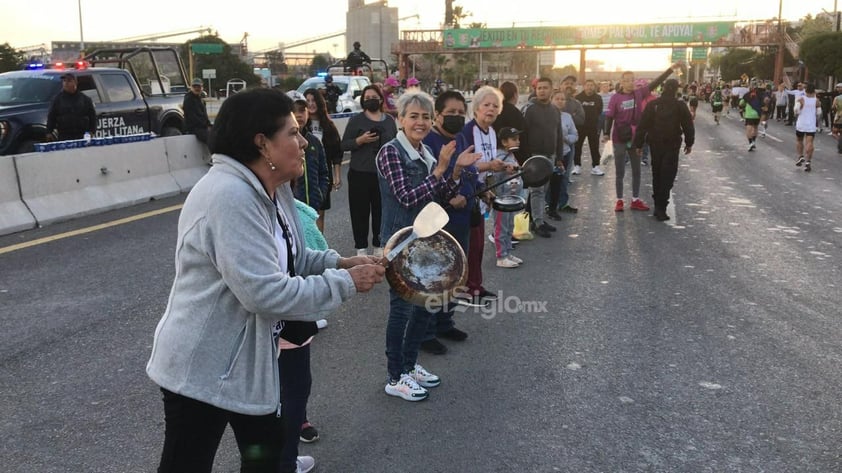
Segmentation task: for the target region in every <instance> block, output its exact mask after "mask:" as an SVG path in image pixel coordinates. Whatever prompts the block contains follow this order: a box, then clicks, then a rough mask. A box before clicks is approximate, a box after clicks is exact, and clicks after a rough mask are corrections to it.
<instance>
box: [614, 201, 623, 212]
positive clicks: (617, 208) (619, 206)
mask: <svg viewBox="0 0 842 473" xmlns="http://www.w3.org/2000/svg"><path fill="white" fill-rule="evenodd" d="M614 211H615V212H622V211H623V199H617V203H616V204H614Z"/></svg>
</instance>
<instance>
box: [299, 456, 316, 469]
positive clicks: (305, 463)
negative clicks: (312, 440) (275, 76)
mask: <svg viewBox="0 0 842 473" xmlns="http://www.w3.org/2000/svg"><path fill="white" fill-rule="evenodd" d="M297 463H298V468H297V469H296V470H295V471H296V473H308V472H310V471H312V470H313V468H314V467H315V466H316V460H314V459H313V457H308V456H301V457H298V460H297Z"/></svg>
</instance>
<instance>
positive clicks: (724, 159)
mask: <svg viewBox="0 0 842 473" xmlns="http://www.w3.org/2000/svg"><path fill="white" fill-rule="evenodd" d="M706 110H707V105H706V104H702V105H701V107H700V113H699V116H698V117H697V119H696V124H697V127H698V138H697V146H696V147H695V148H694V151H693V154H692V155H691V156H690V157H687V158H682V164H681V167H680V170H679V176H678V179H677V182H676V187H675V196H674V204H675V205H674V206H672V205H671V210H670V214H671V216H672V220H671V221H670V222H668V223H666V224H665V223H660V222H657V221H655V220H654V218H653V217H652V216H651V215H650V214H649V213H648V212H633V211H629V210H628V209H627V210H626V211H625V212H622V213H615V212H614V211H613V204H614V200H615V199H614V190H613V189H614V177H613V176H614V171H613V163H609V164H608V166H606V168H607V171H608V172H607V175H606V176H605V177H596V176H591V175H590V174H589V171H590V166H589V165H587V164H586V166H585V168H584V173H583V175H581V176H578V177H576V178H575V181H576V182H575V183H574V184H573V186H572V193H573V197H572V203H573V205H576V206H578V207H579V209H580V212H579V213H578V214H577V215H575V216H571V215H568V214H565V215H564V220H563V221H562V222H560V225H559V227H560V228H559V231H558V232H557V233H556V234H555V236H554V237H553V238H551V239H549V240H545V239H539V240H535V241H529V242H524V243H522V244H521V245H519V247H518V249H517V251H516V254H517V255H518V256H519V257H520V258H522V259H524V260H525V264H524V265H523V266H522V267H520V268H517V269H501V268H497V267H495V266H494V264H493V252H492V251H491V248H486V252H485V257H486V264H485V266H484V270H485V280H486V286H487V287H488V288H489V289H491V290H493V291H502V292H501V294H502V296H503V297H502V299H501V300H502V301H504V302H506V303H505V304H502V305H501V306H499V307H496V308H495V309H494V310H488V311H486V312H483V313H479V312H477V313H471V312H466V313H463V314H460V315H459V316H458V319H457V324H458V326H459V327H461V328H462V329H464V330H465V331H467V332H468V333H469V338H468V339H467V341H465V342H462V343H455V342H446V343H447V345H448V347H449V348H450V350H449V352H448V353H447V354H446V355H443V356H433V355H427V354H422V355H421V357H420V362H421V363H422V364H423V365H424V366H425V367H427V368H428V369H429V370H430V371H432V372H434V373H437V374H439V375H440V376H441V377H442V380H443V381H442V384H441V386H440V387H437V388H435V389H433V390H432V391H431V396H430V398H429V399H428V400H426V401H424V402H420V403H409V402H406V401H403V400H400V399H398V398H394V397H389V396H387V395H386V394H384V392H383V386H384V380H385V374H386V360H385V355H384V349H385V324H386V317H387V305H388V303H387V288H386V287H385V285H383V286H381V287H378V288H377V289H376V290H374V291H373V292H372V293H370V294H366V295H360V296H357V297H355V298H353V299H352V300H351V301H349V302H348V303H346V304H345V305H344V306H343V307H342V309H341V310H340V311H338V312H337V313H335V314H334V315H333V317H331V319H330V325H329V326H328V328H327V329H326V330H324V331H323V332H322V333H321V334H320V335H319V336H318V337H317V338H316V340H315V341H314V344H313V376H314V385H313V394H312V397H311V399H310V406H309V414H310V416H309V417H310V420H311V421H312V422H313V423H314V424H315V425H316V426H317V428H318V429H319V432H320V434H321V440H319V441H318V442H317V443H315V444H312V445H304V446H302V449H301V450H302V454H307V455H312V456H314V457H315V458H316V460H317V465H318V466H317V471H318V472H321V473H327V472H349V473H357V472H359V473H379V472H393V471H407V472H515V471H516V472H555V471H559V472H821V473H826V472H835V471H842V453H840V445H842V418H840V401H841V400H842V396H840V391H842V318H840V307H842V291H840V288H839V286H840V284H842V282H840V264H839V263H840V262H839V259H840V246H842V199H840V195H842V156H840V155H837V153H836V148H835V144H836V143H835V141H834V140H833V139H832V138H831V137H829V136H826V135H823V136H820V137H818V138H817V150H816V155H815V158H814V161H813V162H814V167H813V172H812V173H805V172H803V171H802V170H801V168H796V167H795V166H794V165H793V162H794V159H795V151H794V130H793V129H792V127H784V126H782V125H781V124H777V123H775V122H772V123H770V128H769V136H768V137H767V138H765V139H758V148H757V151H755V152H752V153H748V152H747V151H746V146H747V143H746V140H745V138H744V137H743V129H742V125H741V124H740V123H739V120H738V119H736V118H735V117H734V116H733V115H732V116H731V117H726V118H725V119H724V120H723V124H722V125H721V126H718V127H716V126H714V125H713V120H712V118H711V116H710V114H709V112H707V111H706ZM584 161H585V162H586V163H587V162H588V160H587V158H586V159H585V160H584ZM648 173H649V168H644V179H643V182H644V187H643V192H642V194H643V195H644V197H645V198H646V200H647V201H648V202H649V203H650V204H651V198H650V197H649V195H650V194H651V188H650V187H649V183H650V182H651V175H650V174H648ZM628 174H630V173H627V177H626V189H627V190H626V195H627V197H629V196H630V190H629V189H630V186H631V184H630V179H631V178H630V176H629V175H628ZM182 200H183V196H181V197H178V198H174V199H168V200H164V201H157V202H150V203H147V204H144V205H140V206H136V207H133V208H130V209H123V210H120V211H115V212H110V213H107V214H102V215H98V216H93V217H86V218H82V219H78V220H75V221H73V222H68V223H63V224H58V225H54V226H50V227H48V228H45V229H39V230H34V231H29V232H25V233H20V234H16V235H11V236H6V237H3V238H0V323H2V327H3V330H2V331H0V373H1V375H0V412H2V421H0V438H2V442H0V464H2V465H3V467H2V470H3V471H5V472H10V473H13V472H21V473H29V472H74V473H77V472H120V473H123V472H152V471H155V469H156V467H157V461H158V458H159V454H160V450H161V445H162V440H163V409H162V402H161V396H160V392H159V391H158V389H157V388H156V386H155V385H154V384H153V383H152V382H151V381H150V380H149V379H148V378H147V377H146V374H145V371H144V369H145V364H146V361H147V358H148V356H149V352H150V348H151V343H152V335H153V331H154V328H155V325H156V323H157V322H158V319H159V317H160V316H161V314H162V312H163V310H164V307H165V304H166V300H167V295H168V291H169V286H170V284H171V282H172V277H173V254H174V244H175V238H176V221H177V218H178V212H177V210H170V211H164V212H162V213H160V214H158V215H154V216H149V217H147V218H142V219H138V220H135V221H131V222H128V223H122V224H120V225H115V226H105V227H103V228H100V229H96V230H94V231H90V232H87V233H81V234H77V235H73V236H69V237H66V238H60V239H56V240H53V241H49V242H43V243H40V244H36V245H33V246H29V247H25V248H19V249H15V250H13V251H9V247H10V245H15V244H20V243H25V242H31V241H35V240H37V239H39V238H45V237H49V236H55V235H61V234H63V233H64V232H68V231H71V230H77V229H85V228H89V227H91V226H92V225H97V224H101V223H107V222H112V221H114V220H117V219H121V218H125V217H129V216H132V215H137V214H142V213H144V212H149V211H151V210H155V209H166V208H168V207H170V206H173V205H178V204H180V203H181V201H182ZM327 221H328V224H327V227H328V228H327V237H328V240H329V241H330V242H331V244H332V245H333V246H334V247H335V248H336V249H337V250H339V251H340V252H341V253H342V254H345V255H350V254H351V253H352V252H353V249H352V246H353V244H352V239H351V231H350V225H349V220H348V211H347V195H346V191H345V188H344V187H343V189H342V190H341V191H340V192H339V193H338V194H334V208H333V209H332V210H330V211H329V212H328V218H327ZM489 246H490V245H489ZM518 301H520V302H529V303H530V304H526V305H524V306H523V307H533V308H538V307H541V306H543V305H544V303H546V308H547V311H546V312H536V311H534V310H533V311H532V312H531V313H527V311H519V310H518V309H517V304H516V303H517V302H518ZM532 302H534V304H532ZM238 468H239V457H238V453H237V449H236V445H235V443H234V441H233V436H232V435H231V434H230V430H229V431H228V432H227V433H226V436H225V438H224V439H223V441H222V444H221V445H220V448H219V452H218V454H217V459H216V468H215V471H218V472H235V471H238Z"/></svg>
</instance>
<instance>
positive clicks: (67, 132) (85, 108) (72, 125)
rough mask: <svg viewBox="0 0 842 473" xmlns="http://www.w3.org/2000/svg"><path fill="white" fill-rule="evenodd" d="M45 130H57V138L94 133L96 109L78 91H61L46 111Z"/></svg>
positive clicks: (66, 138)
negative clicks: (70, 92)
mask: <svg viewBox="0 0 842 473" xmlns="http://www.w3.org/2000/svg"><path fill="white" fill-rule="evenodd" d="M47 130H48V131H50V132H52V131H53V130H58V139H59V140H62V141H64V140H79V139H82V138H83V137H84V135H85V133H86V132H87V133H90V134H91V135H93V134H94V133H96V110H95V109H94V103H93V101H91V98H90V97H88V96H87V95H85V94H83V93H82V92H80V91H78V90H77V91H76V92H74V93H72V94H69V93H67V92H65V91H61V93H60V94H58V96H56V98H55V99H53V103H52V105H50V111H49V112H47Z"/></svg>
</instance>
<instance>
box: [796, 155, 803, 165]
mask: <svg viewBox="0 0 842 473" xmlns="http://www.w3.org/2000/svg"><path fill="white" fill-rule="evenodd" d="M804 161H805V159H804V156H799V157H798V159H796V160H795V165H796V166H801V165H802V164H804Z"/></svg>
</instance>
